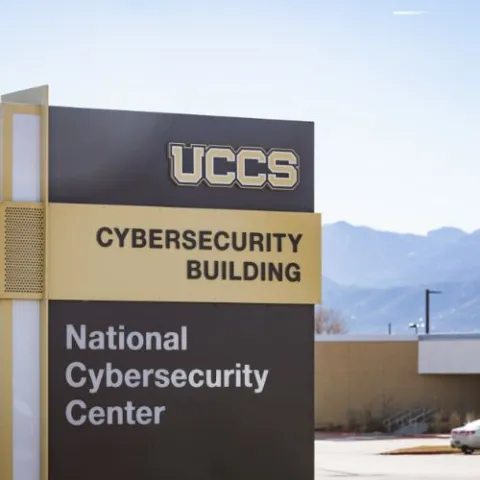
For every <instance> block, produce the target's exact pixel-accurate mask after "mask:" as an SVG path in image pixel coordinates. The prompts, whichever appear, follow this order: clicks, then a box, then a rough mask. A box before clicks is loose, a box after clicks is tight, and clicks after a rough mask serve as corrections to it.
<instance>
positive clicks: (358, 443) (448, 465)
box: [315, 437, 480, 480]
mask: <svg viewBox="0 0 480 480" xmlns="http://www.w3.org/2000/svg"><path fill="white" fill-rule="evenodd" d="M420 445H448V439H438V438H426V439H398V438H385V437H367V438H363V437H351V438H348V437H343V438H330V439H328V438H327V439H321V440H316V441H315V480H323V479H342V478H347V479H348V478H356V479H359V480H408V479H411V480H413V479H415V480H434V479H442V480H457V479H463V478H471V479H473V478H476V479H477V480H478V479H479V478H480V473H479V472H480V455H412V456H404V455H400V456H382V455H378V454H379V453H382V452H386V451H389V450H396V449H398V448H408V447H415V446H420Z"/></svg>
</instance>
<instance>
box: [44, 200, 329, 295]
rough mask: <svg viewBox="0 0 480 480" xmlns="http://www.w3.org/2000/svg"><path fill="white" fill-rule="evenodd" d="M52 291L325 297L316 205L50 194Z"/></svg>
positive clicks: (319, 229) (49, 243)
mask: <svg viewBox="0 0 480 480" xmlns="http://www.w3.org/2000/svg"><path fill="white" fill-rule="evenodd" d="M47 235H48V243H47V245H48V257H47V258H48V263H47V265H48V267H47V278H48V297H49V298H50V299H52V300H92V301H93V300H110V301H169V302H219V303H292V304H294V303H295V304H313V303H320V301H321V298H320V292H321V249H320V244H321V217H320V215H319V214H314V213H293V212H264V211H242V210H211V209H198V208H195V209H193V208H164V207H135V206H102V205H70V204H50V205H49V211H48V225H47Z"/></svg>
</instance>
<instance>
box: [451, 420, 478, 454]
mask: <svg viewBox="0 0 480 480" xmlns="http://www.w3.org/2000/svg"><path fill="white" fill-rule="evenodd" d="M450 445H451V446H452V447H453V448H459V449H460V450H461V451H462V452H463V453H464V454H465V455H470V454H472V453H473V452H474V451H475V450H480V420H474V421H473V422H470V423H467V424H465V425H464V426H463V427H458V428H454V429H453V430H452V431H451V432H450Z"/></svg>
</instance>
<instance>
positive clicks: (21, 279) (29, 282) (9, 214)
mask: <svg viewBox="0 0 480 480" xmlns="http://www.w3.org/2000/svg"><path fill="white" fill-rule="evenodd" d="M2 215H3V217H4V218H3V244H4V245H3V247H4V265H3V266H4V272H3V274H4V282H3V285H4V292H5V294H21V295H25V294H36V295H41V294H43V291H44V263H45V262H44V259H45V240H44V239H45V212H44V209H43V208H42V206H41V205H34V204H32V205H25V204H19V205H15V204H12V203H9V204H4V205H3V208H2ZM13 296H14V295H12V297H13Z"/></svg>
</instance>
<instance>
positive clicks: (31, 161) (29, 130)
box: [12, 113, 42, 202]
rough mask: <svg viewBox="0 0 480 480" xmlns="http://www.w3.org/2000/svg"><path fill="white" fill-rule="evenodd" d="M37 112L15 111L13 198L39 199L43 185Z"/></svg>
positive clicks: (15, 200) (38, 116) (19, 199)
mask: <svg viewBox="0 0 480 480" xmlns="http://www.w3.org/2000/svg"><path fill="white" fill-rule="evenodd" d="M41 135H42V133H41V118H40V115H24V114H19V113H17V114H15V115H14V116H13V141H12V157H13V162H12V200H13V201H14V202H39V201H40V191H41V184H42V180H41V179H42V161H41Z"/></svg>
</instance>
